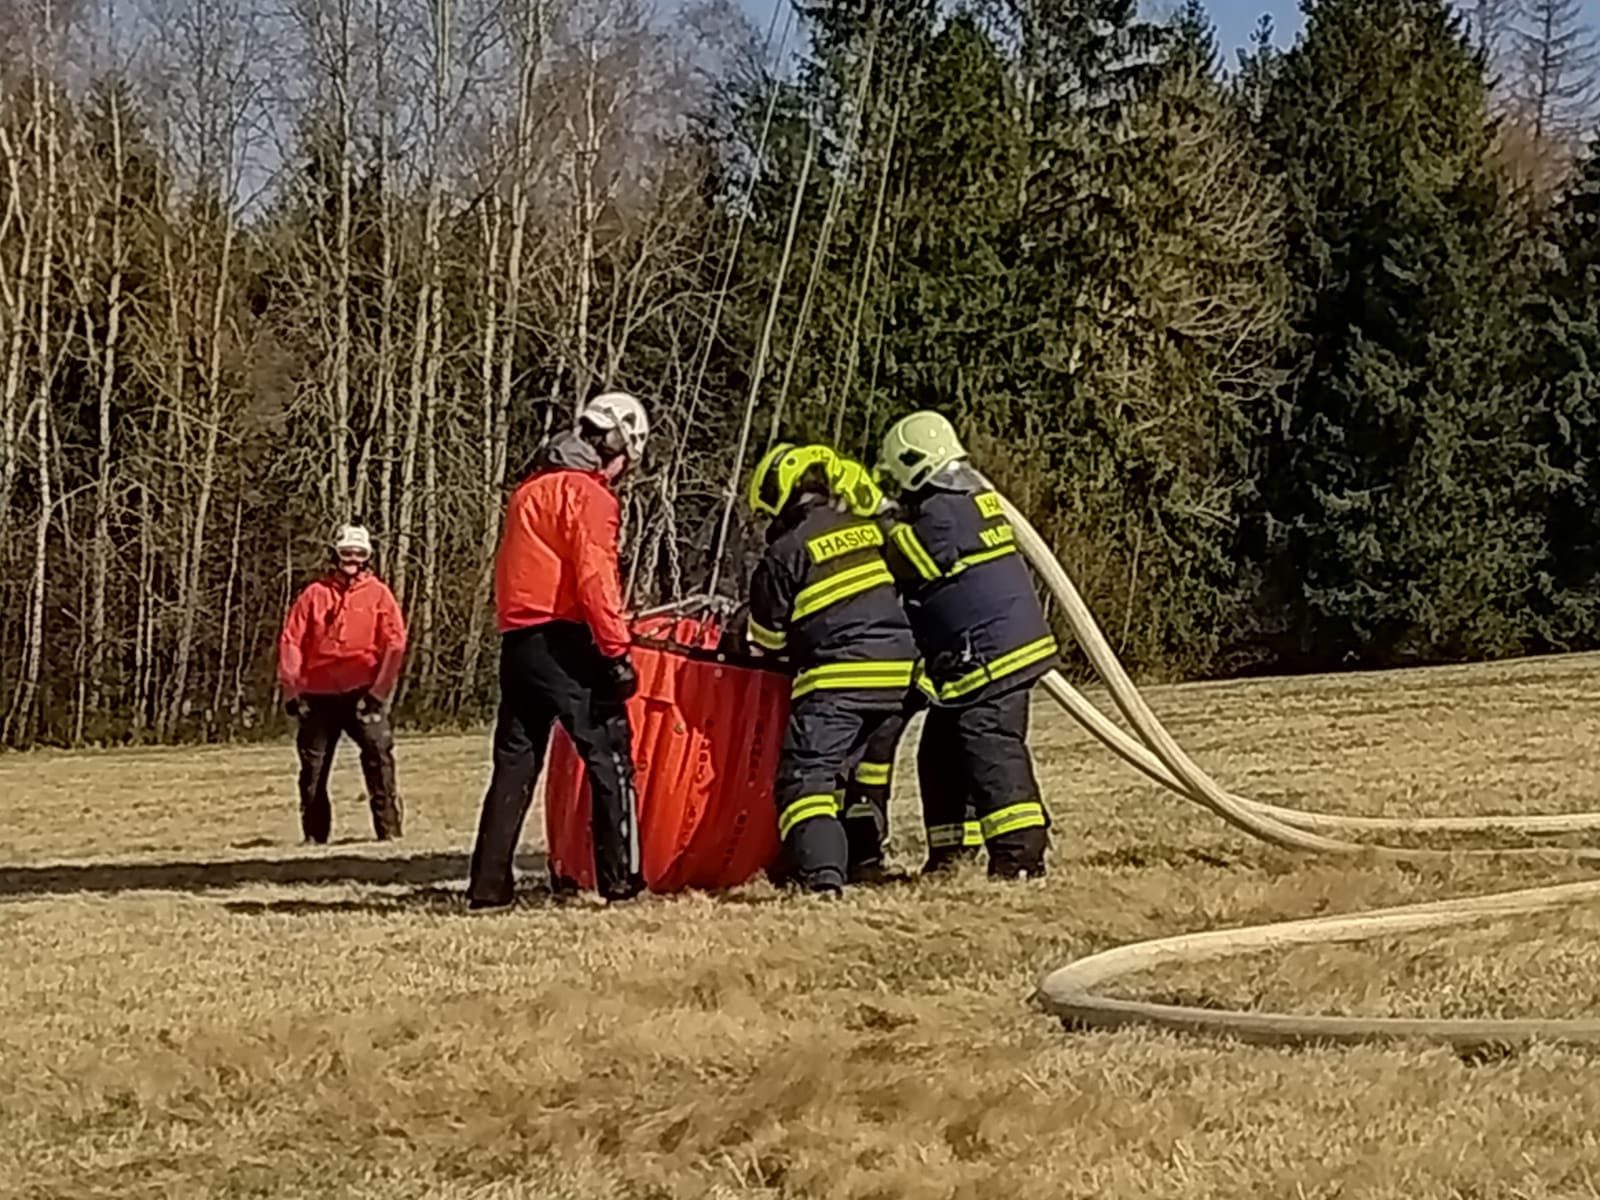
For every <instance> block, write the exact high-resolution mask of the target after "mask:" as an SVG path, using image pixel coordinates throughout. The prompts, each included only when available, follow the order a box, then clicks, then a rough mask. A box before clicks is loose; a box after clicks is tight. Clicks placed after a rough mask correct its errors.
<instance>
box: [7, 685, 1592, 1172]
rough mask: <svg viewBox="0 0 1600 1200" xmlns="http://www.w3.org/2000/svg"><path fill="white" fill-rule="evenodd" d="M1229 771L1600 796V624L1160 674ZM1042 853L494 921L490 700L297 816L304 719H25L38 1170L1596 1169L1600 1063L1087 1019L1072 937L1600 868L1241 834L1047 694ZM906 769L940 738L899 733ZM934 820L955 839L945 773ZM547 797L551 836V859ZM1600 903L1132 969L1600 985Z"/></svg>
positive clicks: (1383, 798) (1363, 1008)
mask: <svg viewBox="0 0 1600 1200" xmlns="http://www.w3.org/2000/svg"><path fill="white" fill-rule="evenodd" d="M1150 698H1151V701H1152V704H1153V705H1154V707H1155V708H1156V711H1157V712H1158V713H1160V714H1162V715H1163V717H1164V718H1165V719H1166V720H1167V721H1168V724H1169V726H1170V728H1172V730H1173V731H1174V733H1175V734H1176V736H1177V737H1178V739H1179V741H1180V742H1182V743H1183V744H1184V745H1185V746H1186V747H1187V748H1188V749H1189V751H1190V752H1191V754H1193V755H1194V756H1195V758H1196V759H1197V760H1198V761H1199V762H1201V763H1202V764H1204V765H1206V766H1207V767H1209V768H1210V769H1211V770H1212V771H1213V772H1214V773H1215V774H1216V775H1217V776H1218V778H1219V779H1221V780H1222V781H1223V782H1224V783H1225V784H1226V785H1228V786H1230V787H1232V788H1234V789H1235V790H1238V791H1240V792H1243V793H1245V794H1249V795H1253V796H1256V797H1258V798H1261V799H1268V800H1273V801H1276V802H1279V803H1286V804H1293V805H1299V806H1302V807H1310V808H1324V809H1328V810H1348V811H1360V812H1371V813H1417V814H1421V813H1436V812H1437V813H1443V812H1456V813H1466V812H1473V811H1491V810H1505V811H1519V810H1525V811H1565V810H1578V809H1584V808H1591V807H1594V808H1600V660H1597V659H1595V658H1592V657H1573V658H1565V659H1555V660H1539V661H1527V662H1521V663H1514V664H1507V665H1500V666H1493V667H1484V668H1461V669H1456V668H1449V669H1439V670H1432V671H1421V672H1409V673H1392V674H1383V675H1362V676H1348V677H1340V678H1317V679H1305V680H1294V681H1281V680H1279V681H1260V682H1251V683H1243V684H1228V685H1198V686H1190V687H1177V688H1162V689H1155V690H1153V691H1152V692H1151V693H1150ZM1037 722H1038V724H1037V731H1036V738H1035V744H1036V748H1037V753H1038V756H1039V761H1040V766H1041V770H1042V773H1043V777H1044V779H1045V781H1046V785H1047V794H1048V797H1049V800H1050V803H1051V806H1052V808H1053V811H1054V814H1055V819H1056V828H1055V837H1056V848H1055V851H1054V859H1053V871H1052V874H1051V876H1050V877H1049V878H1048V879H1047V880H1045V881H1042V882H1038V883H1034V884H1025V885H1011V886H997V885H991V884H989V883H988V882H986V881H985V880H983V879H982V878H981V877H973V878H966V879H956V880H952V881H949V882H947V883H941V884H937V885H929V884H922V885H917V886H909V885H896V886H889V887H884V888H879V889H873V890H870V891H869V890H858V891H857V892H855V893H854V894H852V895H851V896H849V897H848V898H847V899H846V900H845V901H844V902H843V903H841V904H838V905H833V906H827V905H818V904H816V903H808V902H803V901H796V900H790V899H784V898H781V897H779V896H778V895H777V894H775V893H774V892H772V891H771V889H769V888H767V887H766V886H765V885H764V884H763V885H760V886H754V885H753V886H751V887H749V888H747V889H744V890H743V891H741V892H740V893H738V894H735V895H731V896H727V897H722V898H717V899H713V898H709V897H706V896H682V897H673V898H652V899H650V900H648V901H645V902H642V903H640V904H637V905H634V906H631V907H627V908H624V909H620V910H617V911H612V910H607V909H603V908H597V907H594V906H591V905H588V904H585V903H582V902H570V903H564V904H559V905H558V904H555V903H552V902H550V901H549V900H548V899H546V898H544V897H542V896H541V895H539V894H538V893H537V892H536V891H533V890H530V892H529V894H528V895H527V897H526V899H525V901H524V902H523V903H522V904H520V905H519V906H518V908H517V909H516V910H514V911H512V912H510V913H505V914H499V915H493V916H468V915H466V914H465V913H464V912H463V911H462V909H461V907H460V904H459V900H458V895H459V892H460V887H461V882H462V877H463V875H464V859H465V852H466V849H467V847H468V846H469V844H470V838H471V833H472V829H473V825H474V821H475V818H476V809H477V803H478V799H479V795H480V791H481V788H482V786H483V783H484V781H485V778H486V770H487V757H488V756H487V750H488V747H487V739H486V737H484V736H473V737H448V738H446V737H439V738H425V737H402V741H401V749H400V770H401V782H402V787H403V789H404V792H405V795H406V800H407V807H408V836H407V838H406V840H405V841H404V843H402V844H400V845H398V846H396V847H395V848H393V849H390V848H387V847H385V848H383V849H381V850H380V849H378V848H376V847H375V846H373V845H372V844H371V843H370V842H369V841H368V840H367V838H366V835H367V833H368V828H369V827H368V825H367V819H366V812H365V807H364V804H363V803H362V802H361V800H360V798H359V792H358V786H357V782H356V781H357V775H356V772H355V768H354V761H353V755H351V754H350V753H349V751H348V750H346V751H345V752H344V755H343V757H342V760H341V763H340V765H339V768H338V772H337V776H336V783H337V788H338V792H337V797H336V805H337V808H336V814H335V838H336V839H337V840H338V844H337V845H333V846H329V847H326V848H320V849H306V848H302V847H300V846H298V845H297V844H296V842H297V832H298V831H297V827H296V822H295V814H294V804H293V799H292V787H293V752H292V750H291V749H290V748H289V747H288V746H286V745H280V746H269V747H261V748H244V749H238V748H217V749H206V750H194V751H149V752H117V753H104V754H75V755H66V754H38V755H30V756H19V757H9V758H0V955H3V965H0V1196H5V1197H40V1198H42V1197H73V1198H88V1197H117V1198H118V1200H135V1198H143V1197H214V1198H219V1200H221V1198H234V1197H246V1196H273V1197H279V1196H281V1197H363V1198H365V1197H372V1198H377V1197H383V1198H385V1200H391V1198H394V1200H398V1198H408V1197H424V1196H426V1197H441V1198H450V1200H457V1198H459V1200H466V1198H468V1197H477V1198H482V1200H491V1198H494V1200H510V1198H513V1197H524V1198H535V1197H538V1198H546V1197H628V1198H636V1200H646V1198H651V1200H654V1198H662V1200H665V1198H669V1197H670V1198H684V1200H688V1198H692V1197H706V1196H710V1197H719V1196H721V1197H734V1196H740V1197H774V1198H776V1197H811V1196H817V1197H839V1198H841V1200H843V1198H853V1200H869V1198H879V1200H890V1198H898V1197H906V1198H908V1200H943V1198H946V1197H963V1198H966V1197H971V1198H979V1197H985V1198H986V1197H1002V1198H1004V1200H1035V1198H1037V1200H1046V1198H1048V1200H1056V1198H1060V1197H1106V1198H1112V1197H1129V1198H1132V1197H1140V1198H1159V1197H1186V1198H1205V1197H1280V1196H1282V1197H1333V1196H1341V1197H1357V1196H1360V1197H1394V1198H1396V1200H1398V1198H1401V1197H1404V1198H1407V1200H1426V1198H1436V1197H1437V1198H1442V1197H1497V1196H1505V1197H1556V1196H1561V1197H1572V1196H1595V1195H1600V1069H1597V1067H1600V1063H1597V1062H1596V1061H1594V1059H1593V1058H1592V1057H1591V1056H1589V1055H1586V1054H1583V1053H1578V1052H1573V1051H1566V1050H1558V1049H1554V1048H1544V1049H1539V1050H1535V1051H1530V1052H1527V1053H1524V1054H1520V1055H1515V1056H1512V1057H1506V1058H1500V1059H1495V1060H1492V1061H1487V1062H1484V1061H1474V1062H1466V1061H1461V1060H1459V1059H1458V1058H1456V1057H1455V1056H1453V1055H1452V1054H1451V1053H1449V1052H1447V1051H1443V1050H1434V1049H1427V1048H1417V1047H1408V1048H1389V1049H1384V1048H1363V1049H1350V1050H1339V1051H1332V1050H1329V1051H1296V1052H1284V1051H1278V1050H1265V1049H1252V1048H1243V1047H1237V1046H1230V1045H1227V1044H1222V1043H1217V1042H1208V1041H1205V1040H1190V1041H1180V1040H1174V1039H1170V1038H1165V1037H1160V1036H1155V1035H1139V1034H1122V1033H1118V1034H1093V1035H1083V1034H1071V1033H1068V1032H1066V1031H1064V1030H1063V1029H1062V1028H1061V1027H1060V1026H1059V1025H1058V1024H1056V1023H1054V1022H1052V1021H1051V1020H1049V1019H1047V1018H1046V1017H1044V1016H1042V1015H1041V1014H1040V1013H1038V1012H1037V1011H1036V1010H1034V1009H1032V1008H1031V1007H1030V1006H1029V1003H1028V995H1029V992H1030V990H1031V988H1032V987H1033V985H1034V983H1035V982H1036V981H1037V979H1038V977H1039V976H1040V975H1041V974H1042V973H1043V972H1044V971H1045V970H1047V969H1048V968H1050V967H1052V966H1055V965H1058V964H1060V963H1062V962H1065V961H1067V960H1068V959H1070V958H1072V957H1075V956H1078V955H1081V954H1084V953H1087V952H1090V951H1093V950H1095V949H1098V948H1102V947H1105V946H1109V945H1113V944H1116V943H1120V942H1124V941H1130V940H1137V939H1141V938H1145V937H1151V936H1156V935H1159V934H1164V933H1174V932H1180V931H1184V930H1190V929H1200V928H1212V927H1217V926H1221V925H1227V924H1241V923H1253V922H1258V921H1263V920H1270V919H1276V918H1287V917H1293V916H1306V915H1312V914H1316V913H1322V912H1335V911H1346V910H1353V909H1358V908H1366V907H1373V906H1377V905H1382V904H1390V903H1401V902H1405V901H1410V900H1422V899H1435V898H1442V897H1446V896H1457V895H1468V894H1473V893H1477V892H1487V891H1491V890H1496V889H1503V888H1507V887H1513V886H1526V885H1529V884H1531V883H1535V882H1544V881H1550V882H1554V881H1556V880H1559V879H1563V878H1579V877H1581V872H1578V871H1575V870H1552V869H1550V868H1548V867H1543V868H1540V867H1535V866H1531V865H1528V864H1513V865H1508V864H1504V863H1494V862H1489V863H1485V862H1483V861H1481V860H1456V861H1452V862H1449V863H1446V864H1443V865H1441V866H1439V867H1437V868H1432V867H1430V868H1428V869H1413V868H1401V867H1395V866H1388V865H1366V866H1363V865H1360V864H1357V865H1350V864H1341V865H1335V864H1332V863H1329V862H1326V861H1315V860H1312V859H1307V858H1301V857H1296V856H1293V855H1289V854H1284V853H1280V852H1277V851H1272V850H1269V849H1266V848H1263V847H1260V846H1258V845H1255V844H1251V843H1247V842H1245V841H1243V840H1242V839H1240V838H1239V837H1237V836H1235V835H1233V834H1232V833H1230V832H1229V831H1228V830H1227V829H1226V828H1223V827H1221V826H1220V825H1218V824H1217V823H1215V821H1214V820H1213V819H1212V818H1211V817H1210V816H1209V815H1208V814H1206V813H1204V812H1202V811H1200V810H1196V809H1191V808H1190V807H1188V806H1187V805H1185V804H1183V803H1181V802H1179V801H1177V800H1175V799H1172V798H1170V797H1168V796H1166V795H1164V794H1163V793H1161V792H1160V791H1159V790H1158V789H1156V788H1155V787H1153V786H1151V785H1148V784H1146V783H1145V782H1144V781H1143V780H1142V779H1141V778H1140V777H1138V776H1136V775H1134V774H1133V773H1131V772H1130V771H1129V770H1128V769H1127V768H1125V767H1123V766H1122V765H1121V764H1119V763H1117V762H1116V761H1115V760H1113V759H1112V758H1111V757H1110V756H1109V755H1108V754H1106V753H1105V752H1103V751H1101V750H1100V749H1099V748H1098V747H1097V746H1095V745H1093V744H1092V743H1091V742H1090V741H1089V740H1088V738H1087V736H1086V735H1084V734H1082V733H1081V732H1079V731H1078V730H1077V729H1076V727H1075V726H1072V725H1071V724H1070V723H1068V722H1067V721H1066V720H1065V719H1064V718H1061V717H1058V716H1057V715H1055V714H1054V713H1053V712H1046V711H1045V710H1043V709H1041V710H1039V712H1038V714H1037ZM902 761H903V763H905V764H906V765H907V766H909V746H908V749H907V755H906V756H905V757H903V759H902ZM896 802H897V805H898V808H899V812H898V829H897V842H898V844H899V845H900V846H902V847H905V848H906V849H907V850H908V851H909V852H911V853H915V854H920V843H919V839H918V837H917V834H916V821H915V814H914V812H913V808H914V789H913V781H912V777H911V773H910V772H909V770H907V771H906V772H905V773H904V774H903V776H902V780H901V782H900V784H899V785H898V787H897V792H896ZM539 828H540V822H539V820H538V819H537V818H536V819H535V820H534V821H533V822H532V828H531V832H530V837H529V839H528V842H527V846H526V849H527V853H528V859H529V873H528V879H529V885H530V889H531V888H532V886H533V883H534V881H536V880H537V879H539V878H540V876H539V875H538V874H537V872H536V870H535V867H536V856H537V851H538V836H537V835H538V832H539ZM1597 933H1600V914H1596V913H1594V912H1587V911H1580V912H1574V913H1571V914H1567V915H1562V916H1557V917H1549V918H1541V919H1532V920H1527V921H1519V922H1508V923H1505V924H1503V925H1499V926H1490V927H1488V928H1485V929H1483V930H1476V931H1468V932H1464V933H1460V934H1446V935H1440V936H1434V937H1416V938H1408V939H1402V940H1399V941H1392V942H1387V943H1377V944H1373V945H1367V946H1357V947H1341V948H1334V949H1329V950H1312V949H1304V950H1298V951H1295V952H1293V953H1291V954H1288V955H1285V956H1281V957H1277V958H1271V959H1267V958H1256V959H1247V960H1243V961H1240V962H1237V963H1232V964H1226V965H1218V966H1212V967H1206V968H1198V967H1197V968H1193V969H1190V970H1185V971H1179V972H1172V973H1167V974H1163V975H1161V976H1159V977H1149V978H1146V979H1142V980H1139V981H1135V983H1134V984H1132V985H1130V986H1129V989H1128V990H1129V992H1130V994H1140V995H1148V996H1176V997H1183V998H1185V999H1187V1000H1190V1001H1198V1002H1201V1003H1216V1002H1228V1003H1234V1004H1241V1005H1246V1006H1249V1005H1258V1006H1262V1007H1267V1008H1277V1009H1299V1010H1304V1011H1328V1012H1351V1013H1356V1012H1360V1013H1380V1012H1381V1013H1412V1014H1421V1013H1437V1014H1451V1015H1479V1016H1488V1015H1540V1014H1542V1015H1550V1016H1562V1015H1576V1014H1580V1013H1593V1012H1595V1011H1596V1009H1597V1007H1600V1004H1597V1001H1600V951H1597V950H1596V948H1595V947H1596V942H1597V937H1596V935H1597Z"/></svg>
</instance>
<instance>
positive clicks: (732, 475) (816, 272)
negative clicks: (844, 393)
mask: <svg viewBox="0 0 1600 1200" xmlns="http://www.w3.org/2000/svg"><path fill="white" fill-rule="evenodd" d="M881 16H882V11H881V9H880V10H879V11H877V12H875V13H874V15H873V21H872V25H871V28H870V31H869V33H868V36H867V47H866V53H865V59H864V65H863V67H862V72H861V79H860V81H859V83H858V86H857V95H856V103H855V108H854V111H853V112H852V113H851V124H850V127H849V132H848V135H847V137H846V142H845V150H844V155H843V160H842V161H841V163H840V164H838V167H837V169H836V171H835V175H834V183H833V189H832V192H831V194H830V196H829V199H828V208H827V211H826V212H825V214H824V216H823V222H822V228H821V230H820V231H819V233H818V244H817V246H816V247H815V248H814V253H813V255H812V262H811V271H810V274H809V276H808V278H807V280H806V288H805V291H804V293H803V294H802V296H801V301H800V315H799V317H798V318H797V320H796V321H795V327H794V334H793V336H792V338H791V340H790V347H789V359H788V361H787V363H786V364H785V367H784V376H783V383H782V385H781V386H780V388H779V390H778V397H777V402H776V404H775V405H774V407H773V413H772V431H771V439H770V440H771V442H776V441H777V437H778V429H779V425H780V423H781V421H782V418H783V409H784V405H785V401H786V400H787V398H788V395H789V387H790V384H791V382H792V379H793V375H794V364H795V359H796V358H797V356H798V347H799V341H800V336H801V334H802V332H803V331H804V329H805V326H806V322H807V320H808V319H809V317H810V314H811V302H812V298H813V296H814V294H815V291H816V287H817V283H818V280H819V277H820V275H821V267H822V263H823V261H824V259H825V258H826V257H827V248H828V241H829V239H830V238H831V236H832V231H833V223H834V220H835V218H836V217H837V215H838V208H839V203H840V200H841V199H842V196H843V191H844V180H845V178H846V176H847V175H848V173H849V172H848V170H847V169H846V168H847V167H848V165H849V164H850V162H851V161H852V159H853V157H854V153H855V146H856V139H857V137H858V136H859V134H860V131H861V123H862V118H863V115H864V112H865V106H866V98H867V91H868V86H869V84H870V81H871V78H872V62H873V57H874V55H875V54H876V53H877V44H878V29H879V26H880V24H881V20H880V18H881ZM807 125H808V136H807V139H806V153H805V158H804V159H803V160H802V162H801V165H800V179H799V181H798V182H797V183H796V184H795V189H794V202H793V204H792V205H791V207H790V210H789V225H788V228H787V230H786V231H785V234H784V239H783V253H782V255H781V257H780V258H779V260H778V273H777V277H776V278H775V279H774V280H773V284H772V294H771V296H770V298H769V299H768V303H767V314H766V319H765V320H764V321H763V322H762V326H761V339H760V341H759V343H758V344H757V346H756V357H755V363H754V365H753V366H752V368H751V371H750V387H749V390H748V392H747V393H746V396H745V404H744V415H743V419H742V420H741V422H740V426H739V440H738V444H737V445H736V447H735V448H734V453H733V461H732V464H731V465H730V467H729V469H728V481H727V484H726V485H725V487H724V492H723V505H722V515H721V518H720V519H719V521H718V523H717V533H716V537H715V538H714V540H713V542H712V546H711V578H710V582H709V583H708V584H707V585H706V594H707V595H708V596H715V595H716V594H717V585H718V583H719V582H721V579H722V560H723V557H724V555H725V554H726V552H727V548H728V533H729V530H730V528H731V527H732V524H733V513H734V509H735V507H736V506H737V504H738V501H739V480H740V478H741V477H742V476H743V474H744V463H745V456H746V455H747V454H748V452H749V449H750V431H751V428H752V426H753V424H754V422H755V412H756V405H757V401H758V400H759V398H760V395H761V384H762V381H763V379H764V378H765V375H766V366H767V356H768V355H769V354H770V352H771V349H772V330H773V326H774V325H775V324H776V322H777V317H778V307H779V304H780V302H781V300H782V299H783V287H784V281H785V280H786V279H787V277H788V274H789V265H790V262H791V260H792V259H793V256H794V243H795V235H796V232H797V230H798V229H799V225H800V214H801V212H802V211H803V210H804V207H805V195H806V185H807V184H808V183H809V182H810V179H811V169H812V166H813V164H814V163H815V161H816V157H817V145H818V141H819V136H820V134H819V126H820V121H818V120H817V119H816V117H815V115H814V114H813V116H812V118H811V120H809V121H808V122H807ZM757 169H758V170H759V164H757Z"/></svg>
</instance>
